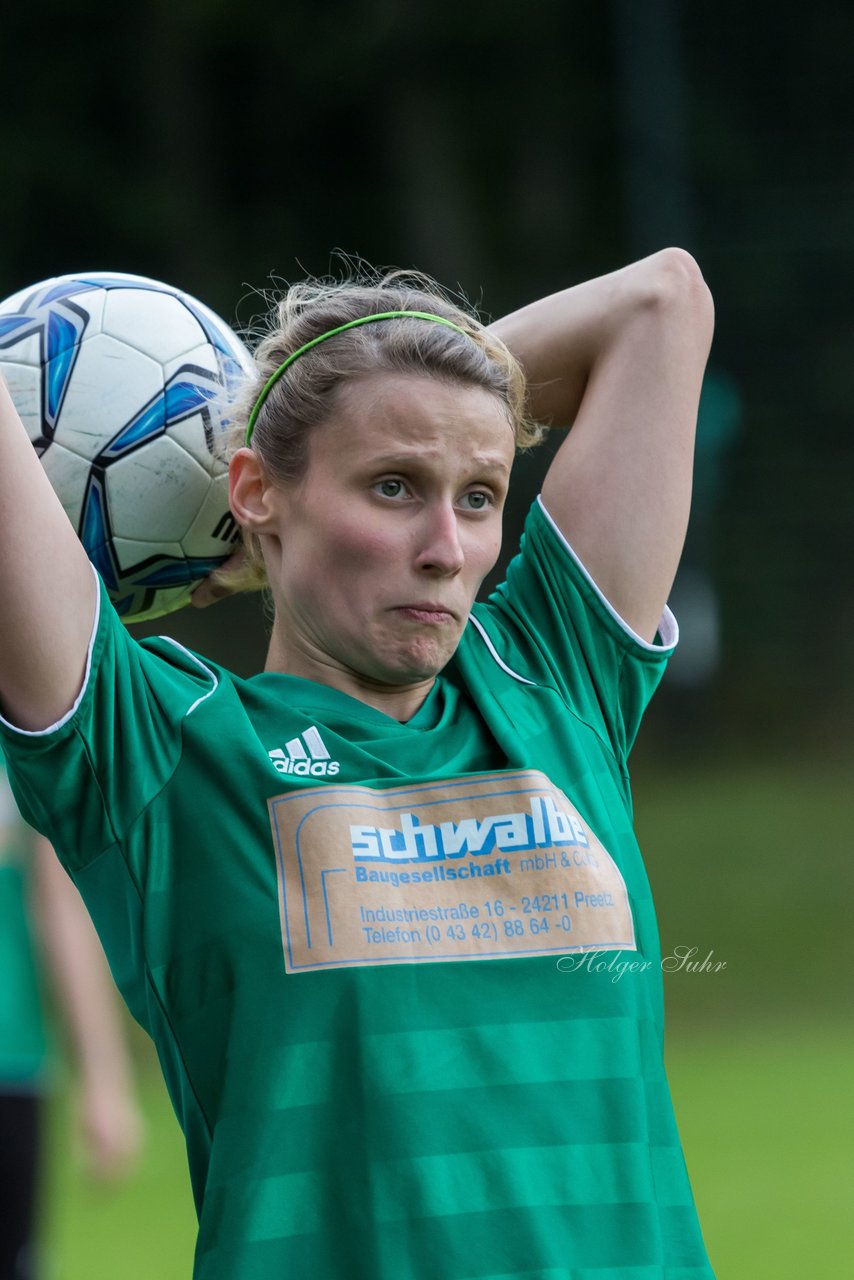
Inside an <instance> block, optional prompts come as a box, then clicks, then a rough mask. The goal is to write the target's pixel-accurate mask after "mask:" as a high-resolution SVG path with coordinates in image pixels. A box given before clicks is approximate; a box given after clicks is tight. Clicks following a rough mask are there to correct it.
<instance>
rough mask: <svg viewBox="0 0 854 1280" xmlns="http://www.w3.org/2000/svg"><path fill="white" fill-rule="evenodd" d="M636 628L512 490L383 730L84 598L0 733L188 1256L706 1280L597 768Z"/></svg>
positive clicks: (640, 683) (323, 697) (625, 823)
mask: <svg viewBox="0 0 854 1280" xmlns="http://www.w3.org/2000/svg"><path fill="white" fill-rule="evenodd" d="M674 639H675V624H673V621H672V618H670V616H669V615H667V616H666V620H665V621H664V622H663V624H662V630H661V633H660V636H659V640H658V643H656V644H655V645H649V644H646V643H644V642H643V641H642V640H640V639H639V638H638V637H637V636H635V635H633V634H632V633H631V632H630V631H629V630H628V629H627V628H626V627H625V625H624V624H622V623H621V622H620V620H619V619H618V618H617V617H616V616H615V614H614V613H613V611H612V610H611V609H610V607H609V606H608V605H607V603H606V602H605V601H604V600H603V598H602V597H601V595H600V594H599V592H598V591H597V589H596V588H595V586H594V585H593V583H592V582H591V581H590V579H589V577H588V576H587V575H586V573H585V572H584V570H583V568H582V567H581V566H580V565H579V564H578V563H577V561H576V560H575V558H574V556H573V554H572V552H571V550H570V549H569V548H568V546H567V545H566V543H565V541H564V540H563V539H562V537H561V536H560V534H559V532H558V531H557V529H556V528H555V527H554V525H553V524H552V522H551V521H550V519H549V517H548V515H547V513H546V512H545V510H544V509H543V508H542V506H541V505H540V504H536V505H535V506H534V508H533V510H532V512H531V514H530V516H529V520H528V524H527V526H526V533H525V538H524V540H523V546H522V549H521V552H520V554H519V555H518V556H517V557H516V559H515V560H514V561H513V562H512V565H511V567H510V569H509V572H508V577H507V580H506V582H505V584H504V585H503V586H502V587H501V588H499V589H498V590H497V591H496V592H495V593H494V594H493V596H492V597H491V598H490V599H489V601H488V602H486V603H485V604H483V605H478V606H476V608H475V611H474V614H473V617H472V620H471V623H470V625H469V626H468V627H467V629H466V632H465V634H464V637H463V639H462V642H461V644H460V647H459V650H458V652H457V654H456V656H455V658H454V659H453V661H452V662H451V664H450V665H449V667H448V668H447V669H446V670H445V671H444V672H443V673H442V675H441V677H440V678H439V679H438V680H437V681H436V684H435V686H434V688H433V689H432V691H431V693H430V695H429V696H428V698H427V699H426V701H425V703H424V704H423V706H422V707H421V708H420V709H419V711H418V712H417V714H416V715H415V716H414V717H413V718H412V719H411V720H410V721H408V722H407V723H405V724H399V723H397V722H396V721H394V720H392V719H390V718H389V717H388V716H386V715H384V714H383V713H381V712H379V711H377V710H375V709H373V708H372V707H369V706H366V705H365V704H363V703H361V702H359V701H357V700H355V699H353V698H351V697H349V696H348V695H346V694H343V693H341V692H339V691H337V690H335V689H331V688H328V687H326V686H322V685H318V684H315V683H313V682H311V681H307V680H304V679H301V678H297V677H293V676H287V675H280V674H274V673H267V674H262V675H259V676H255V677H253V678H252V679H249V680H242V679H238V678H236V677H234V676H233V675H231V674H229V673H228V672H227V671H224V670H222V669H221V668H219V667H217V666H216V665H214V664H213V663H210V662H208V661H207V660H206V659H203V658H200V657H198V656H196V655H194V654H191V653H190V652H188V651H187V650H185V649H183V648H182V647H181V646H180V645H178V644H176V643H175V642H173V641H170V640H168V639H164V638H161V639H156V640H151V641H145V642H143V643H142V644H139V643H137V642H135V641H133V640H131V639H130V638H129V637H128V636H127V634H126V633H125V631H124V630H123V628H122V626H121V624H120V623H119V621H118V620H117V619H116V617H115V615H114V614H113V613H112V611H111V610H110V609H109V607H108V606H107V605H106V603H105V601H103V600H102V606H101V611H100V618H99V620H98V622H97V626H96V631H95V636H94V641H93V646H92V653H91V664H90V669H89V671H88V673H87V678H86V682H85V685H84V689H83V692H82V694H81V696H80V698H79V700H78V702H77V704H76V705H75V707H74V708H73V709H72V711H71V712H70V713H69V715H68V716H67V717H66V718H65V719H64V720H63V721H62V722H61V723H60V724H59V725H57V726H54V727H53V728H52V729H51V730H49V731H47V732H45V733H42V734H23V733H20V732H15V731H13V730H11V729H10V728H8V727H7V728H6V730H5V740H6V743H7V750H8V754H9V756H10V759H11V760H12V761H13V765H14V773H15V785H16V789H17V794H18V797H19V800H20V802H21V804H22V806H24V809H25V812H26V813H27V815H28V817H29V819H30V821H32V822H33V824H34V825H35V826H37V827H39V828H41V829H43V830H45V831H46V832H47V834H48V835H49V836H50V838H51V839H52V840H53V841H54V843H55V845H56V846H57V849H58V851H59V853H60V855H61V856H62V857H63V859H64V861H65V863H66V865H67V866H68V868H69V870H70V871H71V873H72V875H73V877H74V879H75V881H76V882H77V884H78V886H79V888H80V890H81V893H82V894H83V896H84V898H85V899H86V901H87V903H88V905H89V908H90V911H91V912H92V915H93V917H94V919H95V923H96V925H97V926H98V929H99V932H100V934H101V938H102V941H103V943H104V945H105V949H106V951H107V954H108V957H109V959H110V963H111V965H112V968H113V972H114V974H115V976H116V979H117V981H118V983H119V986H120V987H121V989H122V991H123V993H124V995H125V997H126V999H127V1001H128V1004H129V1005H130V1007H131V1009H132V1011H133V1012H134V1014H135V1015H136V1016H137V1018H138V1019H139V1020H140V1021H141V1022H142V1024H143V1025H144V1026H145V1027H147V1029H148V1030H149V1031H150V1033H151V1035H152V1036H153V1038H154V1040H155V1043H156V1045H157V1048H158V1052H159V1055H160V1060H161V1062H162V1065H163V1070H164V1073H165V1076H166V1080H167V1083H168V1087H169V1090H170V1093H171V1096H172V1099H173V1102H174V1104H175V1108H176V1111H177V1113H178V1116H179V1119H180V1121H181V1124H182V1127H183V1129H184V1133H185V1135H186V1139H187V1148H188V1153H189V1160H190V1168H191V1174H192V1181H193V1187H194V1192H195V1198H196V1204H197V1207H198V1212H199V1219H200V1231H199V1242H198V1247H197V1254H196V1268H195V1275H196V1277H197V1280H233V1278H234V1277H241V1280H243V1278H244V1277H245V1278H247V1280H248V1278H249V1277H251V1278H252V1280H267V1278H268V1277H269V1278H270V1280H272V1278H273V1277H275V1278H276V1280H281V1277H283V1276H295V1277H297V1276H298V1277H300V1278H302V1277H306V1278H310V1280H344V1278H345V1277H346V1280H391V1278H392V1277H393V1278H394V1280H439V1278H441V1280H464V1278H465V1280H470V1278H473V1277H478V1278H479V1280H498V1278H499V1277H501V1278H502V1280H510V1278H511V1277H514V1278H515V1280H522V1277H525V1280H534V1277H536V1278H537V1280H569V1277H572V1280H594V1277H595V1280H709V1277H710V1276H711V1274H712V1273H711V1270H710V1267H709V1264H708V1261H707V1258H706V1253H705V1250H704V1247H703V1243H702V1239H701V1235H700V1229H699V1225H698V1222H697V1217H696V1212H695V1209H694V1205H693V1201H692V1197H691V1191H690V1188H689V1184H688V1179H687V1174H686V1171H685V1166H684V1162H683V1159H682V1153H681V1150H680V1146H679V1141H678V1137H677V1134H676V1128H675V1124H674V1119H673V1113H672V1108H671V1103H670V1098H669V1092H668V1086H667V1082H666V1080H665V1075H664V1068H663V1064H662V981H661V971H660V958H659V948H658V939H657V930H656V923H655V917H654V913H653V907H652V902H651V898H650V891H649V886H648V883H647V878H646V874H645V872H644V868H643V864H642V860H641V856H640V852H639V850H638V847H637V844H636V842H635V838H634V835H633V832H632V812H631V800H630V792H629V781H628V773H627V766H626V758H627V755H628V752H629V749H630V747H631V745H632V742H633V740H634V737H635V734H636V732H637V728H638V724H639V721H640V719H641V716H642V714H643V710H644V708H645V706H646V704H647V702H648V699H649V697H650V696H651V694H652V692H653V690H654V688H655V686H656V684H657V682H658V680H659V679H660V676H661V674H662V671H663V668H664V665H665V662H666V658H667V655H668V652H669V648H670V646H671V645H672V642H673V640H674Z"/></svg>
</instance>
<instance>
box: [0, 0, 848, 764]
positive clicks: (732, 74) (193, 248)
mask: <svg viewBox="0 0 854 1280" xmlns="http://www.w3.org/2000/svg"><path fill="white" fill-rule="evenodd" d="M852 47H854V10H849V8H848V7H847V6H846V5H845V4H844V3H843V2H842V0H839V2H838V3H832V2H831V0H816V3H815V4H814V5H813V6H812V7H811V8H810V9H809V10H805V9H804V8H803V7H802V6H797V7H796V6H794V5H793V4H791V3H789V4H786V3H785V2H784V3H777V4H775V5H771V4H770V3H768V0H758V3H755V4H753V5H750V6H745V5H743V4H740V3H739V4H736V3H735V2H734V0H716V3H714V4H712V3H709V2H708V0H698V2H696V3H693V4H690V5H679V4H678V3H676V0H645V2H644V3H635V0H611V2H610V3H602V4H599V5H589V4H580V3H576V4H573V3H567V0H538V2H537V3H536V4H535V5H533V6H530V7H529V10H528V11H525V12H523V11H522V10H521V9H520V7H519V5H518V4H515V3H514V4H511V3H509V0H493V3H491V4H489V5H485V4H477V3H475V4H460V3H457V4H450V3H447V2H445V0H440V2H438V3H434V4H431V5H405V4H402V3H400V0H350V2H349V3H346V4H345V3H342V2H341V0H326V2H325V3H318V0H313V2H309V0H295V2H294V3H289V4H286V3H281V0H276V2H275V3H274V0H256V3H255V4H254V5H252V6H250V5H246V4H240V3H238V2H237V0H181V2H177V3H176V2H175V0H173V2H172V3H167V0H148V3H147V4H145V5H140V6H136V7H134V8H133V9H129V10H124V9H122V8H119V7H117V6H113V5H108V4H107V3H106V0H91V2H90V3H89V4H88V5H85V6H76V7H71V8H69V7H68V6H66V5H60V4H58V3H56V0H47V2H46V3H43V4H42V5H40V6H38V7H35V6H31V7H29V8H27V7H25V6H17V7H15V8H13V9H9V10H8V11H7V12H6V13H4V19H3V31H2V43H0V68H2V73H3V81H4V90H5V94H4V102H5V108H4V110H3V112H2V113H0V144H1V145H2V155H3V173H4V181H3V187H2V190H3V197H2V201H0V293H4V294H5V293H8V292H11V291H12V290H13V289H16V288H18V287H20V286H22V285H24V284H27V283H30V282H32V281H34V280H37V279H41V278H43V277H45V276H49V275H52V274H56V273H58V272H62V271H68V270H74V269H79V268H87V267H88V268H93V267H100V268H103V267H111V268H115V269H121V270H127V271H138V272H141V273H143V274H149V275H154V276H156V277H160V278H162V279H167V280H169V281H171V282H173V283H176V284H179V285H181V286H183V287H184V288H187V289H189V290H190V291H191V292H194V293H196V294H198V295H199V296H201V297H202V298H204V299H205V300H206V301H208V302H209V303H210V304H211V305H213V306H214V307H216V308H217V309H218V310H220V311H221V312H222V313H223V314H224V315H225V316H226V317H227V318H229V319H232V320H234V319H235V318H236V320H237V322H238V323H239V324H243V325H246V324H248V323H249V322H250V321H251V319H252V317H253V315H254V314H256V313H257V312H259V311H260V310H262V309H263V308H262V303H261V300H260V299H259V298H258V297H257V294H256V293H255V292H254V291H255V290H258V289H263V288H265V287H266V286H268V285H269V284H270V281H271V277H280V278H288V277H297V276H299V275H301V274H304V272H306V271H311V272H317V273H323V272H325V271H327V270H328V269H329V268H330V264H331V265H332V269H333V270H334V269H337V268H336V263H335V261H334V259H331V257H330V255H331V253H332V251H333V250H334V249H336V248H340V249H342V250H344V251H346V252H347V253H350V254H355V255H362V256H364V257H365V258H366V259H368V260H369V261H372V262H374V263H377V264H394V265H400V266H418V267H420V268H422V269H424V270H427V271H429V272H432V273H434V274H435V275H436V276H437V277H438V278H439V279H441V280H442V281H443V282H444V283H446V284H447V285H449V286H452V287H454V286H457V285H459V286H460V287H461V288H463V289H464V290H465V292H466V293H467V294H468V295H469V296H470V297H471V298H473V299H474V300H475V301H482V304H483V306H484V308H485V309H486V310H487V311H488V312H490V313H493V314H497V313H500V312H501V311H503V310H505V309H507V308H509V307H512V306H514V305H517V304H520V303H523V302H525V301H527V300H529V299H530V298H531V297H532V296H534V295H536V294H537V293H539V292H542V291H546V290H550V289H553V288H558V287H560V286H562V285H564V284H567V283H570V282H572V281H573V280H576V279H579V278H581V277H584V276H589V275H592V274H596V273H598V272H600V271H604V270H607V269H609V268H611V267H614V266H617V265H619V264H620V263H621V262H623V261H625V260H627V259H628V258H630V257H631V256H635V255H637V254H639V253H642V252H647V251H649V250H650V249H652V248H655V247H657V244H658V243H659V242H660V241H663V240H679V241H681V242H682V243H684V244H685V246H686V247H687V248H689V249H690V250H692V251H693V252H694V253H695V254H696V255H697V257H698V258H699V260H700V262H701V264H702V266H703V268H704V270H705V272H706V276H707V278H708V280H709V282H710V284H711V286H712V289H713V291H714V293H715V296H716V301H717V308H718V335H717V339H716V346H715V352H714V362H715V367H716V369H718V370H720V371H723V372H724V373H725V374H726V376H727V378H729V379H730V381H731V383H732V385H734V387H735V388H736V389H737V393H738V396H739V399H740V402H741V426H740V431H739V434H738V435H737V436H736V437H735V439H734V440H733V441H732V442H731V443H730V446H729V448H728V451H727V452H726V453H725V454H722V455H721V456H720V457H719V458H718V459H717V461H716V463H715V464H714V465H718V466H719V467H720V483H719V485H718V498H717V500H716V502H715V504H714V505H713V509H712V510H707V511H704V513H703V518H702V529H703V534H702V543H703V547H702V556H703V557H704V560H705V562H706V563H707V564H708V566H709V569H710V571H711V573H712V576H713V579H714V581H715V583H716V586H717V590H718V593H719V599H720V605H721V611H722V624H723V665H722V667H721V669H720V670H719V672H718V674H717V676H716V678H715V681H714V683H713V685H712V686H711V687H710V688H708V689H706V691H705V699H706V705H705V710H706V713H707V714H708V712H709V709H710V707H711V706H713V707H717V708H718V709H719V713H720V715H721V717H722V720H723V723H725V725H726V728H727V732H728V733H732V732H733V731H735V732H737V733H738V734H739V735H743V734H750V733H753V732H755V733H756V737H757V740H758V739H761V738H762V737H763V736H765V735H766V734H768V733H769V732H771V733H774V734H775V735H777V737H778V738H779V736H780V734H781V731H789V732H790V733H791V734H792V736H793V737H799V736H800V735H804V734H809V735H811V736H813V737H815V736H822V735H829V736H830V737H834V736H835V735H838V734H839V733H841V732H843V731H844V728H845V727H846V725H848V724H850V706H851V693H852V688H854V677H853V676H852V665H854V664H852V662H851V659H850V657H849V653H848V645H847V643H846V642H847V631H848V624H849V623H850V622H851V621H852V614H854V602H853V601H852V583H851V575H850V571H849V565H848V562H849V559H850V551H851V547H852V524H854V518H852V504H851V502H850V500H849V497H848V492H849V489H850V485H851V476H852V466H853V464H854V445H852V432H851V430H850V427H849V417H850V410H849V403H850V400H851V397H852V391H854V372H852V368H853V367H854V361H852V357H851V354H850V351H851V342H850V339H851V338H853V337H854V332H852V331H854V309H852V301H851V292H852V288H851V286H852V282H854V244H852V236H851V234H850V225H851V213H852V197H854V149H852V147H851V145H850V136H851V126H852V116H854V110H852V103H851V90H850V67H849V62H850V53H851V49H852ZM541 468H542V462H540V463H532V462H531V461H526V462H525V464H524V466H523V472H522V479H523V485H522V488H523V490H524V492H525V493H526V494H529V493H532V492H533V491H534V490H535V488H536V484H537V478H538V475H539V472H540V470H541ZM518 520H519V513H518V511H516V512H514V513H512V517H511V539H510V540H512V531H513V530H515V529H516V528H518ZM689 550H690V544H689ZM229 610H230V611H229ZM229 610H226V614H225V615H224V620H225V619H226V618H228V619H231V620H232V625H233V627H234V629H236V630H238V631H240V632H244V631H245V627H244V624H243V619H244V618H245V617H246V616H247V615H246V614H245V613H244V612H242V611H241V610H240V609H239V608H237V609H231V607H229ZM170 627H171V628H172V629H174V630H176V631H178V630H180V629H181V628H186V629H187V630H188V631H189V638H190V640H191V642H195V643H197V645H198V646H199V647H201V648H210V647H211V645H210V644H209V642H208V640H207V639H206V631H205V626H204V625H202V623H201V622H198V621H194V620H193V619H190V620H189V621H187V622H183V621H182V620H181V619H175V621H174V623H170ZM259 648H260V645H259ZM226 650H227V652H226V656H227V658H228V659H229V660H231V661H235V662H236V663H237V665H239V666H241V668H243V669H246V668H248V667H249V666H251V665H253V664H254V663H255V662H256V661H257V657H256V653H257V651H258V650H257V649H256V646H255V645H254V643H253V645H252V646H249V645H248V643H247V641H246V640H245V637H242V638H241V639H240V640H239V642H238V641H235V642H233V644H232V646H231V651H228V646H226ZM235 652H236V653H237V655H238V656H237V657H236V656H235Z"/></svg>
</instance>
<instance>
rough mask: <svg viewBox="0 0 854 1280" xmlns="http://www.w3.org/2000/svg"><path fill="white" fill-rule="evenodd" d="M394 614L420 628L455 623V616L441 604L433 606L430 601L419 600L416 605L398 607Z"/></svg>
mask: <svg viewBox="0 0 854 1280" xmlns="http://www.w3.org/2000/svg"><path fill="white" fill-rule="evenodd" d="M395 613H399V614H400V615H401V617H403V618H406V619H407V620H408V621H409V622H417V623H419V624H420V625H421V626H442V625H447V624H448V623H450V622H454V621H456V614H455V613H453V612H452V611H451V610H450V609H448V608H446V607H445V605H443V604H435V603H434V602H433V601H430V600H421V601H419V602H418V603H417V604H403V605H398V606H397V608H396V609H395Z"/></svg>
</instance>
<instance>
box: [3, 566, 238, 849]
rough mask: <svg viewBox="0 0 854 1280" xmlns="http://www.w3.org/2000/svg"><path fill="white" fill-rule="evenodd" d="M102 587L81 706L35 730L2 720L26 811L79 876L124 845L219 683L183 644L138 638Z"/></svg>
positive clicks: (18, 793) (11, 770)
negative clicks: (190, 719) (188, 724)
mask: <svg viewBox="0 0 854 1280" xmlns="http://www.w3.org/2000/svg"><path fill="white" fill-rule="evenodd" d="M99 584H100V586H99V599H98V612H97V616H96V619H95V623H94V627H93V632H92V638H91V641H90V645H89V652H88V656H87V663H86V672H85V675H84V680H83V687H82V689H81V691H80V694H79V695H78V697H77V700H76V701H75V703H74V705H73V706H72V707H71V709H70V710H69V711H68V713H67V714H66V715H65V716H63V717H62V719H61V720H59V721H58V722H57V723H56V724H54V725H51V726H50V727H49V728H47V729H44V730H38V731H29V730H24V729H19V728H17V727H16V726H14V725H13V724H11V723H9V721H7V720H5V719H3V718H2V717H0V745H2V750H3V752H4V753H5V755H6V759H7V764H8V767H9V778H10V781H11V783H12V787H13V790H14V792H15V798H16V800H17V802H18V805H19V807H20V810H21V813H22V815H23V816H24V818H26V820H27V821H28V822H29V823H30V824H31V825H32V826H34V827H35V828H36V829H37V830H38V831H41V832H42V833H43V834H44V835H46V836H47V837H48V839H49V840H51V842H52V843H53V844H54V845H55V846H56V849H57V852H58V853H59V854H60V856H61V858H62V861H63V862H64V863H65V865H66V866H67V867H68V869H69V871H71V872H72V874H74V873H75V872H76V871H78V870H80V869H81V868H82V867H85V866H87V865H88V864H89V863H90V862H92V861H93V860H94V859H95V858H97V857H98V855H99V854H100V853H101V852H103V850H105V849H107V848H108V847H110V846H112V845H115V844H117V843H120V842H121V841H122V839H123V836H124V834H125V833H126V831H127V829H128V828H129V827H130V825H131V824H132V823H133V822H134V820H135V819H136V818H137V817H138V816H139V814H140V813H141V812H142V811H143V810H144V809H145V807H146V806H147V805H148V804H149V803H150V802H151V800H152V798H153V797H154V796H155V795H156V794H157V793H158V791H160V789H161V788H162V787H163V786H164V785H165V783H166V782H167V781H168V779H169V778H170V777H171V775H172V773H173V772H174V770H175V768H176V767H177V765H178V763H179V761H180V756H181V749H182V725H183V721H184V720H185V718H186V716H187V715H188V714H190V713H191V712H192V711H193V710H194V709H195V707H196V706H197V705H199V703H200V702H201V701H203V700H204V699H205V698H207V697H209V696H210V695H211V694H212V693H213V692H215V690H216V687H217V684H218V674H217V672H216V671H215V670H214V669H213V668H211V667H209V666H208V665H207V664H205V663H203V662H202V660H201V659H200V658H197V657H196V656H195V655H194V654H192V653H190V651H189V650H187V649H184V648H183V646H182V645H179V644H177V642H175V641H171V640H169V639H167V638H165V637H160V638H158V639H156V640H152V641H144V642H142V643H140V642H138V641H136V640H134V639H133V638H132V637H131V636H130V635H129V634H128V632H127V631H126V630H125V627H124V625H123V624H122V622H121V620H120V619H119V617H118V615H117V614H116V612H115V610H114V609H113V607H112V604H111V603H110V600H109V598H108V596H107V594H106V590H105V589H104V586H103V584H102V583H100V579H99Z"/></svg>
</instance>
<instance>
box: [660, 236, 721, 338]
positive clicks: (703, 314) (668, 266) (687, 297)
mask: <svg viewBox="0 0 854 1280" xmlns="http://www.w3.org/2000/svg"><path fill="white" fill-rule="evenodd" d="M646 264H647V265H648V266H649V278H648V282H647V287H646V289H645V290H644V294H645V297H644V302H645V305H646V307H648V308H650V309H651V310H653V311H655V312H659V313H662V314H666V315H669V316H671V317H674V318H676V319H677V320H678V322H679V323H680V324H689V325H693V326H695V327H696V329H697V331H698V332H699V333H703V334H706V335H707V336H708V338H709V340H711V335H712V329H713V327H714V315H715V312H714V302H713V300H712V294H711V290H710V289H709V287H708V285H707V284H706V281H705V280H704V279H703V273H702V271H701V270H700V267H699V265H698V263H697V261H696V259H695V258H693V257H692V256H691V254H690V253H688V252H687V251H686V250H685V249H676V248H670V249H662V250H661V251H660V252H659V253H656V254H653V256H652V257H651V258H647V259H646Z"/></svg>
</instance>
